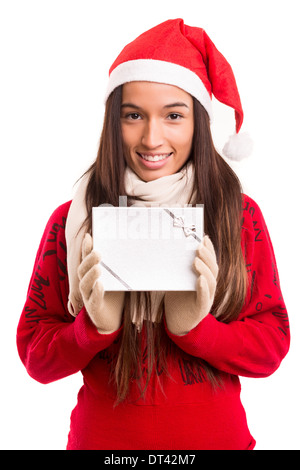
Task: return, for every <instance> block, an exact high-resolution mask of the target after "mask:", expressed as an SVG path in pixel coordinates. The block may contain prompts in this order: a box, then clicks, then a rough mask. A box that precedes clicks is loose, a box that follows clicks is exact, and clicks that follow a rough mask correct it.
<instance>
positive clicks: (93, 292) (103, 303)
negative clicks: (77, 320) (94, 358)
mask: <svg viewBox="0 0 300 470" xmlns="http://www.w3.org/2000/svg"><path fill="white" fill-rule="evenodd" d="M99 263H100V255H99V253H97V252H96V251H95V250H93V239H92V237H91V235H90V234H89V233H86V234H85V236H84V239H83V242H82V261H81V264H80V265H79V267H78V277H79V281H80V282H79V289H80V293H81V295H82V299H83V302H84V306H85V308H86V311H87V313H88V315H89V317H90V319H91V320H92V322H93V323H94V325H95V326H96V328H97V329H98V331H99V333H101V334H109V333H113V332H114V331H116V330H117V329H118V328H120V325H121V322H122V314H123V308H124V296H125V293H124V292H105V291H104V288H103V285H102V283H101V281H100V279H99V278H100V275H101V270H100V266H99Z"/></svg>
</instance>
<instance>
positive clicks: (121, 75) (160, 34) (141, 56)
mask: <svg viewBox="0 0 300 470" xmlns="http://www.w3.org/2000/svg"><path fill="white" fill-rule="evenodd" d="M131 81H150V82H158V83H166V84H169V85H175V86H177V87H179V88H181V89H183V90H184V91H186V92H187V93H189V94H191V95H192V96H194V97H195V98H196V99H197V100H198V101H199V102H200V103H201V104H202V105H203V106H204V108H205V109H206V111H207V113H208V115H209V117H210V119H212V95H214V96H215V98H217V100H219V101H220V102H222V103H223V104H225V105H227V106H230V107H232V108H233V109H234V111H235V121H236V129H235V131H236V132H235V134H234V135H233V136H231V137H230V140H229V141H228V142H227V144H226V145H225V147H224V149H223V153H224V155H225V156H227V157H228V158H231V159H233V160H241V159H242V158H244V157H247V156H248V155H249V153H251V150H252V148H251V147H252V143H251V139H249V138H248V135H247V134H242V135H240V134H239V131H240V129H241V126H242V122H243V116H244V115H243V109H242V104H241V100H240V96H239V92H238V88H237V84H236V81H235V77H234V74H233V71H232V68H231V66H230V64H229V63H228V62H227V60H226V59H225V57H224V56H223V55H222V54H221V53H220V52H219V51H218V49H217V48H216V47H215V45H214V44H213V42H212V41H211V39H210V38H209V37H208V35H207V34H206V32H205V31H204V30H203V29H202V28H197V27H192V26H187V25H185V24H184V21H183V20H182V19H175V20H168V21H165V22H164V23H161V24H159V25H158V26H155V27H154V28H152V29H150V30H149V31H146V32H145V33H143V34H141V35H140V36H139V37H137V38H136V39H135V40H134V41H132V42H131V43H130V44H128V45H127V46H126V47H125V48H124V49H123V50H122V51H121V53H120V54H119V56H118V57H117V58H116V60H115V61H114V63H113V64H112V66H111V68H110V70H109V82H108V87H107V91H106V95H105V100H106V99H107V98H108V96H109V95H110V93H111V92H112V91H113V90H114V89H115V88H116V87H118V86H119V85H122V84H124V83H127V82H131Z"/></svg>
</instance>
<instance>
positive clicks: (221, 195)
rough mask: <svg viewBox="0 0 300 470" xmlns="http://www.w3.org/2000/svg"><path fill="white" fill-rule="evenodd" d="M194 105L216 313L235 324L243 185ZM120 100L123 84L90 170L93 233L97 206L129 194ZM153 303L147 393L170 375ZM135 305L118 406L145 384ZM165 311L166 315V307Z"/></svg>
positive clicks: (119, 375)
mask: <svg viewBox="0 0 300 470" xmlns="http://www.w3.org/2000/svg"><path fill="white" fill-rule="evenodd" d="M193 101H194V137H193V145H192V150H191V155H190V158H189V160H191V161H193V164H194V169H195V183H194V184H195V187H194V189H195V192H196V203H197V204H204V219H205V227H204V229H205V233H206V234H207V235H209V237H210V239H211V240H212V242H213V245H214V247H215V250H216V254H217V260H218V265H219V274H218V280H217V289H216V294H215V299H214V304H213V307H212V310H211V313H212V314H213V315H215V316H216V317H217V318H218V320H219V321H223V322H230V321H232V320H234V319H236V318H237V316H238V315H239V313H240V311H241V308H242V306H243V304H244V301H245V297H246V291H247V274H246V267H245V262H244V257H243V252H242V247H241V220H242V217H241V215H242V195H241V185H240V182H239V179H238V177H237V176H236V174H235V173H234V171H233V170H232V169H231V168H230V166H229V165H228V164H227V163H226V162H225V160H224V159H223V158H222V157H221V156H220V155H219V154H218V152H217V151H216V149H215V147H214V144H213V140H212V136H211V131H210V123H209V117H208V115H207V112H206V111H205V109H204V108H203V106H202V105H201V104H200V103H199V101H198V100H196V99H195V98H194V99H193ZM121 102H122V86H120V87H118V88H116V89H115V90H114V91H113V92H112V93H111V95H110V96H109V98H108V100H107V104H106V110H105V116H104V123H103V130H102V134H101V139H100V145H99V150H98V154H97V158H96V160H95V162H94V163H93V164H92V166H91V167H90V168H89V170H88V171H87V173H89V175H90V176H89V182H88V186H87V191H86V207H87V213H88V216H87V220H86V226H87V230H89V231H91V220H92V217H91V214H92V207H94V206H98V205H100V204H105V203H109V204H112V205H115V206H118V205H119V196H122V195H125V187H124V172H125V167H126V164H125V159H124V149H123V143H122V133H121V122H120V115H121ZM141 295H142V294H141ZM141 295H140V296H139V295H138V296H137V301H138V302H141ZM145 299H146V301H145ZM149 299H150V297H149V294H145V295H144V309H145V314H144V318H145V320H146V321H145V330H146V338H147V352H148V373H147V378H146V382H145V386H144V388H143V387H141V393H143V392H144V391H145V389H146V386H147V383H148V382H149V380H150V376H151V373H152V371H153V367H154V364H156V366H157V364H158V363H159V364H160V367H161V370H164V371H165V372H167V370H166V366H165V364H166V348H164V347H163V344H166V343H167V338H165V340H164V341H163V339H162V337H163V336H164V327H163V326H162V324H161V322H159V321H158V323H156V324H153V323H152V322H151V320H150V314H149V312H150V300H149ZM130 302H131V298H130V294H129V293H126V296H125V307H124V325H123V333H122V341H121V346H120V349H119V354H118V357H117V360H116V363H115V364H114V376H115V381H116V385H117V391H118V394H117V397H118V398H117V401H118V402H120V401H122V400H123V399H124V398H125V397H126V395H127V393H128V390H129V386H130V382H131V381H132V380H133V379H136V380H140V381H141V380H142V365H141V364H142V357H141V354H142V353H141V348H140V336H139V334H138V333H137V331H136V329H135V328H134V326H133V325H132V323H131V318H130V310H131V305H130ZM145 302H146V303H145ZM160 313H161V315H162V314H163V305H161V309H160ZM160 318H161V317H160ZM147 320H148V321H147ZM165 336H166V335H165ZM174 347H175V346H174ZM191 362H192V363H194V364H195V363H196V362H198V363H199V362H201V364H202V366H203V368H204V369H205V372H206V376H207V377H208V379H209V380H211V382H212V383H213V384H216V383H217V382H218V372H217V371H216V370H215V369H214V368H213V367H211V366H210V365H208V364H206V363H205V362H204V361H201V360H198V359H195V358H193V359H192V360H191Z"/></svg>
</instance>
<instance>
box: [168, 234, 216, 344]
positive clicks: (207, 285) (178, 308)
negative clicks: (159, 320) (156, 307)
mask: <svg viewBox="0 0 300 470" xmlns="http://www.w3.org/2000/svg"><path fill="white" fill-rule="evenodd" d="M193 267H194V270H195V272H196V274H197V275H198V279H197V281H196V292H182V291H181V292H166V294H165V300H164V302H165V316H166V322H167V326H168V329H169V331H170V332H171V333H173V334H175V335H185V334H187V333H188V332H189V331H190V330H192V329H193V328H195V327H196V326H197V325H198V323H199V322H200V321H201V320H203V318H205V317H206V316H207V315H208V313H209V312H210V309H211V307H212V304H213V301H214V297H215V292H216V286H217V277H218V272H219V268H218V264H217V259H216V254H215V250H214V247H213V244H212V242H211V240H210V239H209V237H208V236H207V235H206V236H205V237H204V238H203V241H202V242H201V243H200V245H199V247H198V249H197V252H196V257H195V261H194V265H193Z"/></svg>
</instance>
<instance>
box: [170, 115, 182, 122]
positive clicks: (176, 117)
mask: <svg viewBox="0 0 300 470" xmlns="http://www.w3.org/2000/svg"><path fill="white" fill-rule="evenodd" d="M180 118H182V116H181V114H178V113H172V114H169V119H171V121H177V120H179V119H180Z"/></svg>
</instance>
